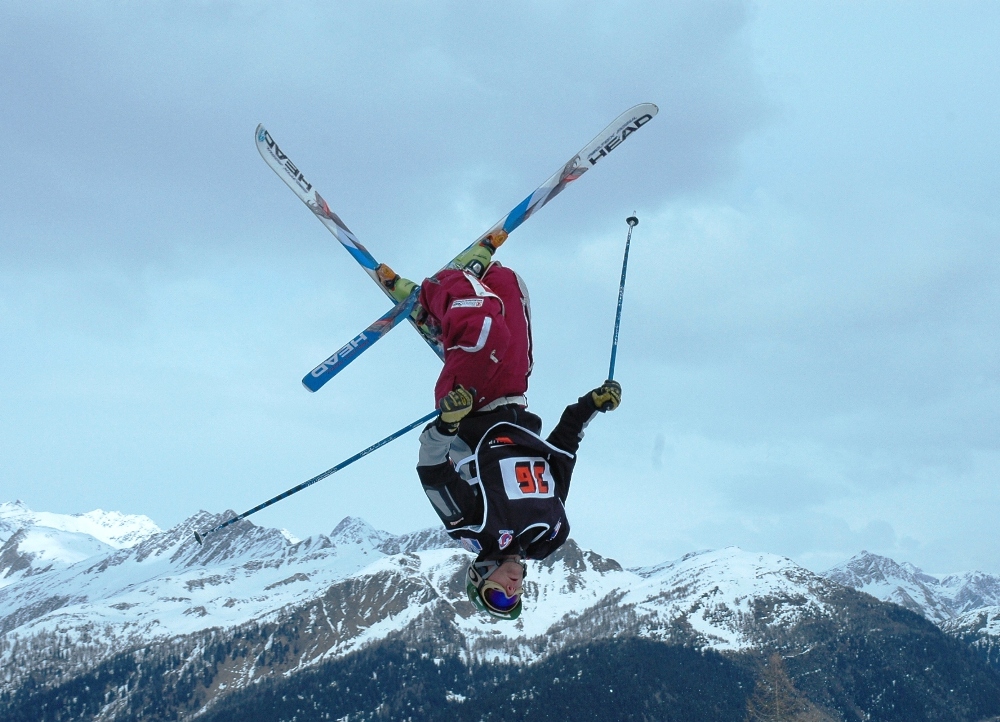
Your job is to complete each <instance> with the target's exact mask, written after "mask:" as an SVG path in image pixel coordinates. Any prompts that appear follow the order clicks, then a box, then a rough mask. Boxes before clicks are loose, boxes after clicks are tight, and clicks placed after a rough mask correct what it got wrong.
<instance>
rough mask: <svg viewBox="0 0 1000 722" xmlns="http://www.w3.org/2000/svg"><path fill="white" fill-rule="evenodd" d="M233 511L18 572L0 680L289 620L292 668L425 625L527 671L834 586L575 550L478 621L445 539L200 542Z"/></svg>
mask: <svg viewBox="0 0 1000 722" xmlns="http://www.w3.org/2000/svg"><path fill="white" fill-rule="evenodd" d="M229 516H231V512H226V513H225V514H222V515H218V516H214V515H211V514H208V513H206V512H201V513H199V514H197V515H195V516H193V517H191V518H190V519H187V520H185V521H184V522H183V523H181V524H179V525H178V526H176V527H174V528H172V529H169V530H167V531H165V532H161V533H158V534H153V535H152V536H149V537H148V538H146V539H145V540H144V541H142V542H140V543H138V544H136V545H134V546H132V547H130V548H126V549H117V550H116V549H106V550H105V551H104V552H103V553H101V552H99V553H97V554H96V555H90V556H88V557H86V558H83V559H81V560H78V561H76V562H75V563H71V564H68V565H66V566H62V567H53V568H51V569H47V570H43V571H40V572H38V573H33V574H30V575H29V574H20V575H17V576H15V577H14V578H13V581H12V582H11V583H9V584H8V585H7V586H5V587H3V588H0V635H2V636H0V667H6V668H7V669H8V673H7V678H6V679H5V680H4V686H12V685H15V684H16V682H17V680H18V679H19V678H20V676H21V674H22V672H26V671H27V670H28V669H30V667H32V666H33V665H34V663H42V662H43V661H44V660H45V659H47V657H48V655H49V654H51V650H52V649H56V648H63V649H65V648H67V647H72V648H73V649H74V650H76V653H77V655H78V656H79V658H80V660H81V661H80V663H79V665H80V666H79V668H80V669H84V668H86V667H88V666H90V665H92V664H93V663H95V662H96V661H99V660H101V659H103V658H106V657H107V656H109V655H110V654H112V653H114V652H117V651H121V650H122V649H128V648H135V647H142V646H145V645H148V644H149V643H150V642H152V641H154V640H157V639H170V638H175V637H177V636H178V635H187V634H192V633H196V632H199V631H202V630H207V629H211V628H219V629H226V628H233V627H236V626H237V625H241V624H246V623H248V622H250V621H255V622H262V621H267V620H274V621H278V620H287V619H299V618H301V619H302V620H303V624H307V625H312V626H314V627H315V628H316V631H315V633H314V636H313V638H312V639H313V648H312V649H310V650H307V651H306V652H303V655H302V659H301V660H300V664H302V665H308V664H312V663H314V662H316V661H318V660H320V659H325V658H328V657H330V656H331V655H332V656H338V655H342V654H346V653H347V652H350V651H352V650H355V649H358V648H359V647H361V646H364V645H365V644H367V643H370V642H373V641H377V640H379V639H384V638H385V637H386V636H388V635H392V634H415V635H419V634H420V631H419V629H420V625H421V624H423V623H425V622H426V620H428V619H430V620H437V621H435V623H438V621H440V622H441V623H445V624H446V625H447V626H448V629H449V630H450V632H449V634H452V635H454V636H455V639H456V643H457V644H458V645H459V646H461V647H462V648H463V649H464V650H465V651H464V654H465V656H466V657H468V658H480V659H490V658H504V659H506V658H511V657H513V658H519V659H523V660H526V661H530V660H533V659H538V658H540V657H543V656H545V655H547V654H549V653H551V652H553V651H555V650H558V649H560V648H563V647H564V646H566V645H568V644H572V643H575V642H581V641H583V642H585V641H589V640H592V639H596V638H602V637H612V636H616V635H619V634H637V635H641V636H645V637H649V638H655V639H664V640H667V639H678V640H682V641H686V642H694V643H697V644H701V645H707V646H711V647H714V648H717V649H725V650H738V649H744V648H747V647H752V646H753V645H754V644H755V643H756V642H757V641H758V639H759V635H760V633H761V629H762V628H766V627H767V626H769V625H776V624H779V625H789V624H793V623H794V622H795V621H796V620H798V619H800V618H801V617H802V615H803V614H808V613H823V611H824V610H825V608H826V602H825V601H824V597H825V596H827V595H828V593H829V592H830V591H831V589H832V588H833V587H835V585H833V584H832V583H831V582H830V581H828V580H825V579H823V578H822V577H818V576H816V575H814V574H812V573H810V572H808V571H806V570H805V569H803V568H801V567H798V566H797V565H795V564H794V563H792V562H791V561H789V560H788V559H784V558H782V557H778V556H774V555H767V554H750V553H747V552H744V551H741V550H739V549H736V548H728V549H723V550H720V551H714V552H704V553H698V554H691V555H688V556H686V557H684V558H682V559H680V560H678V561H676V562H671V563H665V564H661V565H659V566H657V567H653V568H647V569H635V570H626V569H622V567H621V566H620V565H619V564H618V563H617V562H615V561H613V560H610V559H605V558H603V557H601V556H600V555H598V554H596V553H594V552H591V551H587V550H583V549H580V548H579V547H578V546H577V545H576V544H575V543H573V542H569V543H567V544H566V545H565V546H564V547H563V548H562V549H561V550H560V551H559V552H557V553H556V554H555V555H553V556H552V557H550V558H549V559H547V560H545V562H542V563H532V564H531V568H530V570H529V576H528V578H527V580H526V584H525V589H526V603H525V606H526V612H525V614H524V615H522V617H521V618H520V619H519V620H518V621H517V622H515V623H514V624H497V623H495V622H494V621H493V620H491V619H489V618H486V617H483V616H481V615H478V614H474V613H473V610H472V606H471V605H470V604H469V602H468V601H467V600H466V599H465V597H464V576H465V567H466V564H467V563H468V560H469V556H468V555H466V553H465V552H463V551H462V550H461V549H460V548H457V547H456V546H455V544H454V542H453V541H452V540H451V539H450V538H448V537H447V535H445V534H444V533H443V532H442V531H440V530H426V531H422V532H415V533H413V534H407V535H403V536H393V535H390V534H388V533H386V532H381V531H378V530H375V529H373V528H372V527H370V526H369V525H368V524H366V523H365V522H364V521H362V520H359V519H351V518H348V519H345V520H344V521H342V522H341V523H340V524H339V525H338V526H337V527H336V528H335V529H334V530H333V532H331V534H329V535H318V536H316V537H310V538H308V539H305V540H303V541H299V542H295V541H293V540H291V539H289V538H288V536H287V535H286V533H283V532H282V531H279V530H276V529H267V528H262V527H258V526H255V525H253V524H252V523H250V522H249V521H246V520H245V521H243V522H240V523H239V524H237V525H234V526H233V527H231V528H229V529H226V530H223V531H222V532H219V533H217V534H215V535H213V536H212V537H210V538H209V540H207V541H206V544H205V546H203V547H202V546H199V545H198V544H197V543H196V542H195V540H194V537H193V532H194V530H195V529H206V528H211V527H213V526H215V525H217V524H218V523H220V522H221V521H222V520H223V519H224V518H228V517H229ZM67 533H68V532H67ZM12 539H13V537H12ZM84 553H86V550H84V551H82V552H80V555H83V554H84ZM66 556H68V555H65V554H64V558H65V557H66ZM761 610H766V611H765V612H763V613H762V612H761ZM15 642H17V647H16V648H17V654H18V655H19V656H18V657H17V664H14V663H13V657H12V656H11V655H12V654H13V653H14V651H13V650H14V648H15V645H14V643H15ZM251 676H252V671H251ZM244 681H245V682H247V683H248V681H247V680H244Z"/></svg>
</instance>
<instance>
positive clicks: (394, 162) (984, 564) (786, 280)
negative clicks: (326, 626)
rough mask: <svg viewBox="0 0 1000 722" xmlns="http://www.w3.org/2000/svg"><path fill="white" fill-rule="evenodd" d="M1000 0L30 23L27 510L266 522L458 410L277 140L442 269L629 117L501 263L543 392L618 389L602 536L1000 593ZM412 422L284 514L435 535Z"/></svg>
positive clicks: (11, 346)
mask: <svg viewBox="0 0 1000 722" xmlns="http://www.w3.org/2000/svg"><path fill="white" fill-rule="evenodd" d="M997 37H1000V7H998V6H997V5H996V4H995V3H989V2H981V3H961V2H957V3H956V2H948V3H943V2H942V3H906V4H903V3H865V4H862V3H839V2H838V3H792V2H788V3H770V2H759V3H751V2H718V3H710V2H684V3H680V2H677V3H660V2H648V3H642V2H639V3H636V2H630V3H615V2H607V1H605V2H600V3H597V2H545V3H507V4H504V5H503V7H502V8H499V9H498V8H496V7H494V6H489V7H487V8H482V9H476V8H473V9H470V7H469V4H468V3H457V2H452V3H448V2H428V3H421V4H405V3H373V2H355V3H320V2H294V3H273V2H262V1H261V2H212V1H208V0H204V1H201V2H177V1H174V2H165V1H161V2H156V1H153V2H145V3H141V4H137V3H122V2H89V3H70V2H32V3H22V2H17V3H13V2H12V3H4V4H3V5H0V120H2V121H3V130H4V137H3V140H2V141H0V142H2V147H0V150H2V152H3V157H4V160H5V162H4V163H3V165H2V168H0V370H2V372H0V458H2V461H3V463H2V466H0V500H13V499H17V498H20V499H22V500H24V501H25V503H27V504H28V505H29V506H30V507H32V508H34V509H37V510H48V511H58V512H67V513H73V512H79V511H87V510H90V509H93V508H95V507H102V508H105V509H116V510H120V511H123V512H131V513H143V514H147V515H149V516H151V517H152V518H153V519H154V520H156V521H157V522H158V523H159V524H160V525H161V526H169V525H171V524H174V523H176V522H178V521H180V520H181V519H183V518H184V517H186V516H188V515H189V514H191V513H193V512H195V511H197V510H198V509H201V508H204V509H208V510H212V511H221V510H223V509H226V508H232V509H235V510H237V511H241V510H243V509H245V508H248V507H250V506H253V505H255V504H256V503H258V502H260V501H263V500H264V499H267V498H268V497H270V496H272V495H274V494H276V493H278V492H280V491H282V490H284V489H285V488H287V487H289V486H292V485H294V484H296V483H298V482H300V481H303V480H304V479H307V478H309V477H310V476H312V475H314V474H316V473H318V472H320V471H322V470H324V469H326V468H328V467H329V466H332V465H333V464H335V463H337V462H339V461H341V460H342V459H344V458H346V457H347V456H350V455H351V454H353V453H355V452H356V451H358V450H360V449H362V448H364V447H365V446H367V445H368V444H370V443H372V442H374V441H375V440H377V439H379V438H381V437H382V436H384V435H386V434H388V433H390V432H392V431H394V430H395V429H397V428H399V427H401V426H403V425H404V424H406V423H408V422H409V421H411V420H413V419H416V418H418V417H419V416H421V415H423V414H424V413H426V412H427V411H428V410H429V405H430V403H431V388H432V385H433V381H434V378H435V376H436V373H437V370H438V361H437V360H436V359H435V357H434V356H433V355H432V354H431V353H430V351H429V350H428V349H427V348H426V347H425V346H424V345H423V344H422V343H421V342H420V341H419V339H418V338H417V337H416V336H415V334H413V332H412V331H411V330H410V329H408V328H406V327H401V328H399V329H397V330H396V331H394V332H393V333H392V334H390V335H389V336H388V337H387V338H386V339H384V340H383V341H382V342H380V343H379V344H378V345H377V346H376V347H375V348H374V349H373V350H372V351H371V352H369V353H368V354H367V355H366V356H365V357H364V358H363V360H361V361H359V362H357V363H356V364H354V365H353V366H351V367H350V368H349V369H348V370H347V371H345V372H344V374H343V375H342V376H341V377H339V378H338V379H337V380H336V381H334V382H333V383H331V384H330V385H329V386H327V387H326V388H324V389H323V390H322V391H321V392H320V393H318V394H316V395H310V394H308V393H307V392H305V391H304V390H303V389H302V387H301V386H300V384H299V379H300V378H301V376H302V375H303V374H304V373H305V372H306V371H308V370H309V369H310V368H312V367H313V366H314V365H315V364H316V363H318V362H319V361H321V360H322V359H323V358H324V357H325V356H326V355H327V354H328V353H329V352H331V351H332V350H334V349H336V348H337V347H339V346H340V345H341V344H342V343H343V342H344V341H345V340H346V339H348V338H350V337H351V336H353V335H354V334H355V333H357V332H358V331H359V330H360V329H361V328H363V327H364V326H366V325H367V324H368V323H369V322H370V321H371V320H373V319H374V318H376V317H377V316H378V315H380V314H381V313H382V312H383V311H384V310H385V309H386V302H385V299H384V297H383V296H382V294H381V293H379V291H378V290H377V289H375V288H374V286H373V285H372V284H371V282H370V281H369V279H368V278H366V277H365V275H364V274H363V273H362V272H361V271H360V269H359V268H357V266H356V265H355V264H354V262H353V261H352V260H351V259H350V257H349V256H348V255H347V254H346V253H344V251H343V250H342V249H341V248H340V247H339V245H338V244H337V243H336V242H335V241H334V239H333V238H332V237H331V236H329V234H328V233H327V232H326V230H325V229H324V228H323V227H322V226H321V225H320V224H319V223H318V222H317V221H316V220H315V219H314V218H313V217H312V216H311V214H310V213H309V212H308V211H307V210H306V209H305V208H304V207H303V206H302V205H301V204H300V203H299V201H297V200H296V199H295V198H294V196H292V194H291V193H290V192H289V191H288V190H287V189H286V188H285V187H284V186H283V185H282V184H281V182H280V181H279V179H278V178H276V177H275V176H274V174H273V173H271V171H270V170H268V168H267V167H266V166H265V165H264V163H263V162H262V161H261V159H260V158H259V156H258V155H257V152H256V150H255V149H254V145H253V130H254V128H255V127H256V125H257V123H258V122H263V123H265V124H266V125H267V126H268V128H269V129H270V130H271V131H272V133H273V134H274V136H275V137H276V138H277V139H278V140H279V142H280V143H281V144H282V146H283V147H284V148H285V149H286V150H287V151H288V152H289V154H290V155H291V156H292V157H293V158H294V159H295V160H296V161H297V162H298V163H299V165H300V166H301V167H302V169H303V170H304V171H305V172H306V174H307V175H308V177H309V178H310V180H312V182H313V183H315V185H316V186H317V188H318V189H320V191H321V192H322V193H323V195H324V197H325V198H327V200H328V201H329V202H330V204H331V206H332V207H333V208H334V209H335V210H336V211H337V212H338V213H339V214H340V215H341V217H342V218H343V219H344V220H345V222H346V223H347V224H348V225H349V226H350V227H351V228H352V230H354V231H355V233H356V234H357V235H358V236H359V238H360V239H361V241H362V242H363V243H365V244H366V245H367V246H368V248H369V249H370V250H371V251H372V252H373V253H374V254H375V256H376V257H378V258H380V259H381V260H384V261H386V262H388V263H390V264H391V265H392V266H394V267H395V268H397V270H399V271H400V272H402V273H404V275H410V276H413V277H419V276H423V275H426V274H428V273H431V272H433V271H434V270H436V269H437V268H438V267H439V266H440V265H441V264H442V263H443V262H444V261H445V260H447V259H448V258H449V257H450V256H451V255H453V254H454V253H455V252H456V251H457V250H459V249H461V248H462V247H464V246H465V245H467V244H468V243H469V241H471V240H472V239H473V238H475V237H476V236H478V235H479V234H480V233H481V232H482V231H483V230H485V229H486V228H487V227H489V226H490V225H491V224H492V223H493V222H494V221H495V220H496V219H497V218H499V217H500V216H501V215H503V214H504V213H506V212H507V211H508V210H509V209H510V208H511V207H513V206H514V205H515V204H516V203H517V202H519V201H520V200H521V199H522V198H523V197H524V196H525V195H527V193H528V192H530V191H531V190H532V189H533V188H534V187H535V186H536V185H538V183H540V182H541V181H542V180H544V179H545V178H546V177H547V176H548V175H549V174H550V173H552V172H553V171H554V170H555V169H556V168H557V167H559V166H560V165H561V164H562V163H563V162H565V161H566V160H567V159H568V158H569V157H570V156H571V155H572V154H573V153H575V152H576V151H577V150H578V149H579V148H580V147H581V146H582V145H583V144H584V143H585V142H587V141H588V140H589V139H590V138H591V137H592V136H593V135H594V134H595V133H596V132H597V131H598V130H600V129H601V128H602V127H603V126H604V125H605V124H606V123H607V122H609V121H610V120H611V119H612V118H614V117H615V116H616V115H617V114H618V113H619V112H620V111H622V110H624V109H625V108H627V107H629V106H630V105H633V104H635V103H638V102H654V103H657V104H658V105H659V107H660V114H659V116H657V118H656V119H655V121H654V122H652V123H650V124H649V125H648V126H647V128H646V129H644V130H643V132H642V133H640V134H637V135H636V136H634V137H633V138H632V139H630V141H629V143H627V144H626V145H624V146H622V147H621V149H620V150H618V151H616V152H615V154H614V155H613V156H612V157H610V158H609V159H608V160H607V162H605V163H603V164H602V165H601V166H599V167H597V168H596V169H595V170H594V172H593V173H588V174H587V175H586V176H585V177H584V178H583V179H582V180H581V181H580V183H578V184H576V185H574V186H573V188H571V189H570V190H568V191H567V192H566V193H564V194H562V195H561V196H560V197H559V198H558V199H557V200H555V201H554V202H553V203H552V204H551V205H549V206H548V207H546V208H545V209H544V210H542V211H541V212H540V213H539V214H538V215H536V216H534V217H533V218H532V219H531V220H530V221H529V222H528V223H526V224H525V225H524V226H523V227H522V228H520V229H519V230H518V231H517V232H516V233H515V234H514V235H512V237H511V239H510V241H509V242H508V243H507V245H505V246H504V248H503V249H502V252H501V255H500V256H499V258H500V259H501V260H502V261H503V262H504V263H506V264H507V265H510V266H513V267H514V268H516V269H517V270H518V271H519V272H521V274H522V275H523V276H524V277H525V278H526V279H527V281H528V283H529V285H530V287H531V290H532V297H533V302H534V314H535V344H536V371H535V374H534V376H533V377H532V388H531V392H530V398H531V407H532V409H533V410H535V411H537V412H538V413H540V414H542V416H543V417H544V418H546V420H547V421H548V425H549V426H551V423H554V421H555V420H556V418H557V416H558V413H559V411H560V410H561V408H562V406H563V405H564V404H566V403H568V402H569V401H571V400H572V399H574V398H575V397H576V396H578V395H579V394H580V393H582V392H583V391H585V390H586V389H588V388H590V387H591V386H593V385H595V384H597V383H599V382H600V381H601V380H602V379H603V378H604V375H605V373H606V370H607V359H608V354H609V352H610V340H611V331H612V325H613V320H614V306H615V301H616V297H617V282H618V276H619V271H620V262H621V249H622V244H623V242H624V238H625V232H626V230H627V227H626V225H625V223H624V218H625V217H626V216H627V215H629V214H630V213H632V212H633V211H635V212H636V213H637V214H638V216H639V218H640V225H639V226H638V228H637V229H636V232H635V235H634V237H633V251H632V261H631V267H630V272H629V287H628V290H627V292H626V298H625V315H624V318H623V322H622V331H621V345H620V349H619V356H618V365H617V373H616V376H617V378H619V379H620V380H621V382H622V384H623V386H624V388H625V400H624V403H623V405H622V408H621V409H620V410H619V411H618V412H616V413H615V414H613V415H611V416H609V417H606V418H600V419H598V420H597V421H596V422H595V423H594V424H593V425H592V426H591V429H590V431H589V433H588V436H587V438H586V440H585V442H584V446H583V448H582V451H581V458H580V463H579V466H578V467H577V469H578V470H577V476H576V479H575V481H574V488H573V494H572V496H571V497H570V504H569V512H570V518H571V521H572V522H573V526H574V536H575V537H576V538H577V539H578V540H579V541H580V542H581V543H582V544H584V545H585V546H589V547H592V548H594V549H596V550H598V551H600V552H602V553H606V554H610V555H612V556H615V557H616V558H618V559H620V560H621V561H622V562H623V563H625V564H645V563H654V562H658V561H662V560H665V559H669V558H674V557H677V556H679V555H681V554H683V553H685V552H688V551H692V550H694V549H701V548H709V547H721V546H726V545H730V544H735V545H739V546H742V547H744V548H747V549H751V550H758V551H767V552H776V553H780V554H785V555H788V556H790V557H792V558H793V559H795V560H796V561H798V562H800V563H802V564H805V565H806V566H810V567H812V568H815V569H823V568H826V567H828V566H830V565H832V564H834V563H837V562H840V561H842V560H843V559H845V558H847V557H848V556H851V555H853V554H855V553H857V552H858V551H860V550H861V549H868V550H869V551H873V552H878V553H883V554H887V555H890V556H894V557H895V558H897V559H900V560H906V561H911V562H913V563H915V564H917V565H918V566H922V567H924V568H926V569H928V570H929V571H957V570H960V569H967V568H973V567H978V568H981V569H984V570H987V571H992V572H1000V548H998V547H997V545H996V543H995V539H994V537H995V530H994V528H993V527H995V520H996V519H997V518H998V517H1000V491H998V485H997V483H996V481H997V475H998V471H1000V456H998V449H997V442H998V439H997V429H998V423H997V422H998V418H997V401H998V340H997V333H996V330H995V329H996V327H997V321H998V313H1000V304H998V298H997V296H998V291H997V288H998V281H1000V279H998V275H1000V274H998V263H997V262H998V258H997V256H998V251H997V241H998V239H1000V208H998V205H1000V201H998V198H1000V187H998V185H1000V184H998V171H997V168H998V167H1000V157H998V156H1000V143H998V133H997V131H996V118H997V117H998V110H1000V107H998V106H1000V92H998V91H1000V88H998V85H1000V75H998V74H997V72H996V68H997V67H1000V63H998V60H1000V58H998V53H1000V51H998V50H997V47H996V45H997V44H996V38H997ZM415 460H416V437H415V435H413V436H409V437H406V438H404V439H402V440H399V441H397V442H395V443H394V444H393V445H392V446H391V447H388V448H386V449H383V450H381V451H379V452H377V453H376V454H373V455H372V456H370V457H368V458H367V459H365V460H364V461H362V462H359V463H358V464H356V465H355V466H354V467H351V468H350V469H349V470H347V471H345V472H342V473H341V474H339V475H337V476H335V477H332V478H330V479H329V480H327V481H324V482H323V483H322V484H320V485H318V486H316V487H313V488H311V489H309V490H307V491H305V492H303V493H301V494H299V495H297V496H295V497H292V498H291V499H288V500H286V501H283V502H282V503H281V504H279V505H277V506H275V507H274V508H273V509H270V510H268V511H266V512H263V513H261V514H259V515H258V517H257V518H256V521H257V522H258V523H261V524H266V525H269V526H279V527H281V526H283V527H287V528H288V529H290V530H291V531H292V532H293V533H295V534H297V535H299V536H306V535H308V534H312V533H317V532H323V531H329V530H330V529H332V527H333V526H334V525H335V524H336V523H337V521H339V520H340V519H341V518H342V517H343V516H345V515H355V516H361V517H364V518H366V519H367V520H369V521H370V522H371V523H373V524H375V525H376V526H380V527H382V528H386V529H389V530H392V531H396V532H401V531H407V530H410V529H415V528H420V527H426V526H430V525H432V524H434V523H435V517H434V515H433V512H432V511H431V508H430V506H429V504H427V502H426V500H425V499H424V498H423V495H422V493H421V492H420V490H419V486H418V484H417V481H416V477H415V473H414V471H413V466H414V464H415Z"/></svg>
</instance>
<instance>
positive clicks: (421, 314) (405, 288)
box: [375, 263, 438, 340]
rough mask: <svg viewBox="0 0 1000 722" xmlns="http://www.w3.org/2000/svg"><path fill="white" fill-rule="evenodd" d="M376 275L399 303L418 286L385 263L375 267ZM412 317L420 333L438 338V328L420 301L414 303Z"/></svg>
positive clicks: (430, 337) (431, 337)
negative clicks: (434, 325) (432, 322)
mask: <svg viewBox="0 0 1000 722" xmlns="http://www.w3.org/2000/svg"><path fill="white" fill-rule="evenodd" d="M375 275H376V276H377V277H378V282H379V283H381V284H382V287H383V288H385V289H386V290H387V291H389V294H390V295H391V296H392V299H393V300H394V301H396V302H397V303H402V302H403V301H405V300H406V299H407V298H409V297H410V294H411V293H413V289H415V288H416V287H417V284H416V283H414V282H413V281H411V280H410V279H409V278H403V277H402V276H400V275H399V274H398V273H396V272H395V271H394V270H392V269H391V268H389V266H387V265H385V264H384V263H380V264H379V265H378V268H376V269H375ZM410 318H412V319H413V321H414V323H416V324H417V327H418V328H419V329H420V333H422V334H423V335H424V336H426V337H427V338H429V339H432V340H434V339H436V338H437V335H438V332H437V329H435V328H433V327H432V326H431V325H430V317H429V316H428V313H427V311H426V310H425V309H424V307H423V306H421V305H420V304H419V303H418V304H416V305H414V307H413V310H412V311H410Z"/></svg>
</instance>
